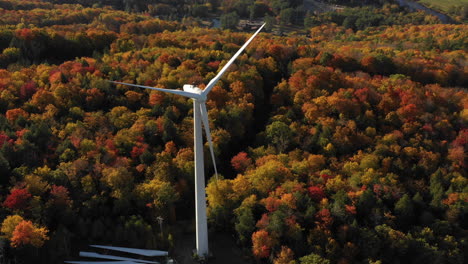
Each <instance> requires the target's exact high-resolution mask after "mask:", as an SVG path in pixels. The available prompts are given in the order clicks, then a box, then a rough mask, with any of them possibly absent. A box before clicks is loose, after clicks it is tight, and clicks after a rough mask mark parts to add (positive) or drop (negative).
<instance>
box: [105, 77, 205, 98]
mask: <svg viewBox="0 0 468 264" xmlns="http://www.w3.org/2000/svg"><path fill="white" fill-rule="evenodd" d="M109 82H111V83H115V84H123V85H128V86H134V87H139V88H145V89H151V90H156V91H160V92H166V93H171V94H177V95H182V96H185V97H189V98H194V99H199V98H201V97H200V95H199V94H195V93H189V92H186V91H181V90H171V89H164V88H156V87H151V86H144V85H138V84H131V83H123V82H116V81H109Z"/></svg>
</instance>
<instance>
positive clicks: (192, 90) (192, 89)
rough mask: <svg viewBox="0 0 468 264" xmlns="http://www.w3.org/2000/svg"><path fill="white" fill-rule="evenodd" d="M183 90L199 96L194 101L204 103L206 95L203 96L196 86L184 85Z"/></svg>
mask: <svg viewBox="0 0 468 264" xmlns="http://www.w3.org/2000/svg"><path fill="white" fill-rule="evenodd" d="M183 89H184V91H185V92H188V93H192V94H196V95H199V96H200V97H199V98H197V99H196V100H198V101H206V95H204V94H203V93H202V92H203V91H202V90H201V89H200V88H198V87H197V86H195V85H191V84H184V86H183Z"/></svg>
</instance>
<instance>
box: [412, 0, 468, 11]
mask: <svg viewBox="0 0 468 264" xmlns="http://www.w3.org/2000/svg"><path fill="white" fill-rule="evenodd" d="M418 2H419V3H421V4H424V5H426V6H428V7H432V8H434V9H438V10H441V11H444V12H447V11H448V10H449V8H450V7H452V6H463V5H467V4H468V0H419V1H418Z"/></svg>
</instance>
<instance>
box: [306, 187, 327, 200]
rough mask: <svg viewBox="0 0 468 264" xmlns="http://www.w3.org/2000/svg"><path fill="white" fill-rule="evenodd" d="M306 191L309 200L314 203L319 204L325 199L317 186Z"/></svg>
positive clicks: (321, 190) (323, 193)
mask: <svg viewBox="0 0 468 264" xmlns="http://www.w3.org/2000/svg"><path fill="white" fill-rule="evenodd" d="M308 190H309V196H310V198H312V200H314V201H316V202H320V201H321V200H322V199H323V198H325V197H326V195H325V192H324V191H323V189H322V188H320V187H318V186H311V187H309V188H308Z"/></svg>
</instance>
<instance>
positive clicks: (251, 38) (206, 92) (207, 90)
mask: <svg viewBox="0 0 468 264" xmlns="http://www.w3.org/2000/svg"><path fill="white" fill-rule="evenodd" d="M264 26H265V24H263V25H262V26H261V27H260V28H259V29H258V30H257V32H255V33H254V34H253V35H252V37H250V39H249V40H247V42H245V44H244V46H242V47H241V48H240V49H239V50H238V51H237V53H236V54H234V56H233V57H232V58H231V59H230V60H229V61H228V63H226V65H224V67H223V68H222V69H221V70H220V71H219V72H218V74H217V75H216V76H215V77H214V78H213V79H211V81H210V82H209V83H208V85H207V86H206V88H205V90H203V92H202V93H203V94H204V95H207V94H208V93H209V92H210V91H211V89H213V87H214V86H215V85H216V83H217V82H218V81H219V79H221V76H223V74H224V73H225V72H226V71H227V69H228V68H229V66H231V64H232V63H233V62H234V61H235V60H236V59H237V57H239V55H240V54H241V53H242V51H244V49H245V48H246V47H247V46H248V45H249V44H250V42H252V40H253V39H254V38H255V37H256V36H257V34H258V33H259V32H260V30H262V28H263V27H264Z"/></svg>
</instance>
